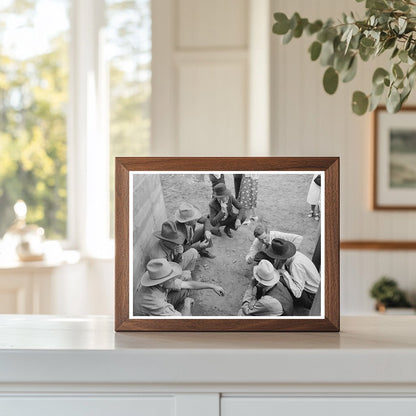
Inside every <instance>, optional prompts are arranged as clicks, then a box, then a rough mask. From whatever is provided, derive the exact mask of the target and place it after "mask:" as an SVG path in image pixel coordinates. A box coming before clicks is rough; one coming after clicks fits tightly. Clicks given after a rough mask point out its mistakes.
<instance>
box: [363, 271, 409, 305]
mask: <svg viewBox="0 0 416 416" xmlns="http://www.w3.org/2000/svg"><path fill="white" fill-rule="evenodd" d="M370 295H371V297H372V298H374V299H376V300H377V301H378V302H380V303H382V304H383V305H385V306H386V307H393V308H394V307H396V308H399V307H409V306H411V305H410V303H409V302H408V300H407V299H406V296H405V294H404V292H403V291H402V290H401V289H399V287H398V285H397V282H396V281H395V280H394V279H391V278H389V277H387V276H383V277H381V278H380V279H379V280H377V281H376V282H375V283H374V284H373V286H372V287H371V289H370Z"/></svg>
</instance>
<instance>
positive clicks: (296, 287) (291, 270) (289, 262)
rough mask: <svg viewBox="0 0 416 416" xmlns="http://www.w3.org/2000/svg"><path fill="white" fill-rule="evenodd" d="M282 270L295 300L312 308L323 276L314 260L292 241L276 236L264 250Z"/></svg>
mask: <svg viewBox="0 0 416 416" xmlns="http://www.w3.org/2000/svg"><path fill="white" fill-rule="evenodd" d="M263 253H264V254H265V257H267V258H268V259H269V260H270V261H271V262H273V264H274V267H275V268H276V269H277V270H278V271H279V272H280V274H281V276H282V278H283V282H284V283H285V284H286V286H287V287H288V288H289V289H290V291H291V293H292V295H293V296H294V299H295V302H296V303H297V304H300V305H302V306H304V307H305V308H308V309H310V308H311V306H312V302H313V300H314V298H315V295H316V292H317V291H318V287H319V283H320V281H321V276H320V275H319V272H318V270H316V267H315V265H314V264H313V263H312V261H311V260H310V259H309V258H308V257H306V256H305V255H304V254H302V253H301V252H299V251H296V247H295V245H294V244H293V243H291V242H290V241H287V240H284V239H282V238H275V239H273V240H272V243H271V245H270V246H269V247H268V248H267V249H266V250H265V251H264V252H263Z"/></svg>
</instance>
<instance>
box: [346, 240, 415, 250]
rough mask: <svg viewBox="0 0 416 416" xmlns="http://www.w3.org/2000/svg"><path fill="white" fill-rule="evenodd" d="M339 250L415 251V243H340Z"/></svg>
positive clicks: (375, 241)
mask: <svg viewBox="0 0 416 416" xmlns="http://www.w3.org/2000/svg"><path fill="white" fill-rule="evenodd" d="M341 250H416V241H377V240H374V241H370V240H367V241H352V240H351V241H341Z"/></svg>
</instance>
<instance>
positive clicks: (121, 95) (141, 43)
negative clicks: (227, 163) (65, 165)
mask: <svg viewBox="0 0 416 416" xmlns="http://www.w3.org/2000/svg"><path fill="white" fill-rule="evenodd" d="M106 3H107V8H106V28H107V56H108V64H109V79H110V94H109V95H110V149H109V150H110V208H111V210H110V213H111V215H110V230H111V231H110V234H111V236H114V220H113V218H114V157H116V156H145V155H148V154H149V142H150V95H151V67H150V66H151V57H152V55H151V48H152V29H151V4H150V0H130V1H127V0H107V2H106Z"/></svg>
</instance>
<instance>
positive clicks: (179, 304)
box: [167, 289, 189, 312]
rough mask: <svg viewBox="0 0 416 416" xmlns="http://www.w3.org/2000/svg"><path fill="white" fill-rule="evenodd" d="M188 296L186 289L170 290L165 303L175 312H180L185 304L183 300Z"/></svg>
mask: <svg viewBox="0 0 416 416" xmlns="http://www.w3.org/2000/svg"><path fill="white" fill-rule="evenodd" d="M188 296H189V290H188V289H182V290H171V291H170V292H169V293H168V297H167V301H168V302H169V303H170V304H171V305H172V306H173V307H174V308H175V309H176V310H177V311H179V312H180V311H181V310H182V309H183V307H184V304H185V299H186V298H187V297H188Z"/></svg>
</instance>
